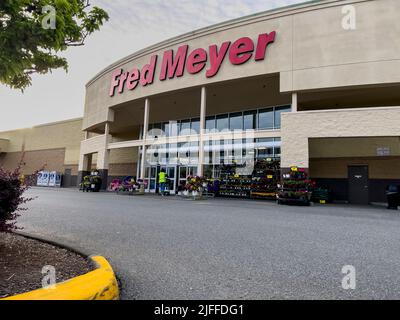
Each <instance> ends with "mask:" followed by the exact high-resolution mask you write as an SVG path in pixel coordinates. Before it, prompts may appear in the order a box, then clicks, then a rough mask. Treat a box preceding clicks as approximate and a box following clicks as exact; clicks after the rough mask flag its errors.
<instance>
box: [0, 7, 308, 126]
mask: <svg viewBox="0 0 400 320" xmlns="http://www.w3.org/2000/svg"><path fill="white" fill-rule="evenodd" d="M299 2H304V1H303V0H168V1H166V0H132V1H128V0H113V1H108V0H92V3H93V5H98V6H100V7H102V8H104V9H106V11H107V12H108V13H109V15H110V17H111V19H110V21H109V22H108V23H107V24H106V25H105V26H104V27H103V28H102V29H101V30H100V32H97V33H96V34H94V35H92V37H90V38H89V39H88V40H87V42H86V45H85V46H84V47H78V48H71V49H69V50H68V51H67V52H66V53H65V56H66V57H67V58H68V61H69V64H70V68H69V73H68V74H66V73H65V72H64V71H62V70H56V71H54V72H53V73H52V74H49V75H45V76H35V77H34V79H33V86H32V87H31V88H28V89H27V90H26V91H25V93H24V94H22V93H21V92H19V91H16V90H11V89H9V88H6V87H4V86H0V108H1V110H2V113H1V117H0V131H4V130H8V129H13V128H21V127H29V126H32V125H35V124H40V123H46V122H51V121H58V120H62V119H68V118H73V117H79V116H82V115H83V104H84V94H85V84H86V82H87V81H88V80H89V79H90V78H91V77H93V76H94V75H95V74H96V73H97V72H99V71H100V70H101V69H102V68H104V67H106V66H107V65H109V64H111V63H113V62H114V61H116V60H118V59H120V58H122V57H124V56H126V55H129V54H131V53H133V52H135V51H137V50H140V49H142V48H144V47H146V46H149V45H151V44H154V43H157V42H160V41H162V40H165V39H167V38H170V37H173V36H177V35H179V34H182V33H186V32H189V31H193V30H195V29H198V28H202V27H206V26H209V25H212V24H215V23H219V22H222V21H226V20H229V19H233V18H238V17H241V16H245V15H249V14H253V13H256V12H259V11H263V10H268V9H272V8H276V7H282V6H285V5H290V4H294V3H299Z"/></svg>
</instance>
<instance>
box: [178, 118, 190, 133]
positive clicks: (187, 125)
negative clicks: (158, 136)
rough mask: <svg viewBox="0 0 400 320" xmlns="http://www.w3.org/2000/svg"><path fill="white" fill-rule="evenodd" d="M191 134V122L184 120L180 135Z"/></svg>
mask: <svg viewBox="0 0 400 320" xmlns="http://www.w3.org/2000/svg"><path fill="white" fill-rule="evenodd" d="M189 133H190V120H182V121H181V126H180V132H179V135H181V136H182V135H188V134H189Z"/></svg>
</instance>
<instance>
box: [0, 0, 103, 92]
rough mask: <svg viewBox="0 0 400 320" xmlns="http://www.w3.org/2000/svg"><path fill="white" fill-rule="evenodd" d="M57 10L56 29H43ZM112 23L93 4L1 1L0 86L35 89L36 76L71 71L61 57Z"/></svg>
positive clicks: (83, 1)
mask: <svg viewBox="0 0 400 320" xmlns="http://www.w3.org/2000/svg"><path fill="white" fill-rule="evenodd" d="M45 6H52V7H53V8H54V9H55V15H56V19H55V22H56V23H55V28H54V29H52V28H47V29H46V28H43V25H42V23H43V21H48V16H49V12H46V11H44V12H42V11H43V8H44V7H45ZM108 19H109V17H108V14H107V13H106V12H105V11H104V10H103V9H100V8H98V7H91V6H90V3H89V0H1V1H0V82H1V83H3V84H5V85H7V86H9V87H11V88H15V89H21V90H23V89H25V88H26V87H28V86H30V85H31V81H32V79H31V75H32V74H33V73H39V74H45V73H48V72H51V70H52V69H57V68H63V69H65V70H66V71H67V70H68V62H67V60H66V59H65V58H63V57H61V56H59V55H58V54H59V53H60V52H62V51H64V50H66V49H67V48H68V47H70V46H81V45H83V44H84V42H85V39H86V37H87V36H88V35H90V34H92V33H93V32H95V31H96V30H99V28H100V26H102V25H103V23H104V22H105V21H107V20H108Z"/></svg>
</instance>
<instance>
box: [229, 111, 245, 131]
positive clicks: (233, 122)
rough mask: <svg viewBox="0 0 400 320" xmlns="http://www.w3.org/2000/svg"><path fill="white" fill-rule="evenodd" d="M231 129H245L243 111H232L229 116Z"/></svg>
mask: <svg viewBox="0 0 400 320" xmlns="http://www.w3.org/2000/svg"><path fill="white" fill-rule="evenodd" d="M229 129H230V130H243V114H242V113H241V112H238V113H231V115H230V117H229Z"/></svg>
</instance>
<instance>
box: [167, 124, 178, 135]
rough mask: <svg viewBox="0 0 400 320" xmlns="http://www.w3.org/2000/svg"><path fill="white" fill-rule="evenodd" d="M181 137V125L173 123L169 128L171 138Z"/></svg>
mask: <svg viewBox="0 0 400 320" xmlns="http://www.w3.org/2000/svg"><path fill="white" fill-rule="evenodd" d="M178 135H179V123H178V122H176V121H171V122H170V126H169V136H170V137H176V136H178Z"/></svg>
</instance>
